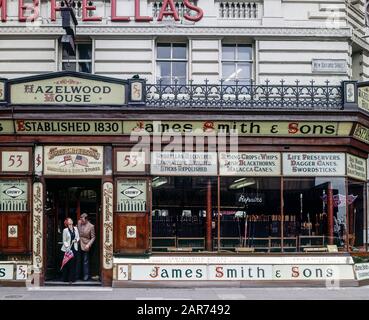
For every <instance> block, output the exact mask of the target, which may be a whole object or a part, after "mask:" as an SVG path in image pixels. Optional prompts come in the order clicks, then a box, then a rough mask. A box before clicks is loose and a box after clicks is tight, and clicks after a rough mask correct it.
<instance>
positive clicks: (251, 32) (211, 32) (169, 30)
mask: <svg viewBox="0 0 369 320" xmlns="http://www.w3.org/2000/svg"><path fill="white" fill-rule="evenodd" d="M0 34H1V36H14V35H24V36H27V35H30V34H32V36H36V35H49V36H52V35H62V34H64V31H63V29H62V28H61V27H59V26H41V27H37V28H34V27H30V28H27V27H26V26H9V27H5V26H4V27H0ZM77 34H78V35H93V36H99V35H103V36H106V35H111V36H118V35H127V36H130V35H132V36H135V37H137V36H158V35H159V36H160V35H183V36H229V35H232V36H252V37H319V38H332V37H333V38H350V37H351V30H350V28H339V29H334V28H332V29H328V28H291V27H276V28H271V27H224V26H221V27H220V26H219V27H216V26H215V27H202V26H198V27H194V26H170V25H164V26H147V27H143V26H137V27H131V26H127V27H125V26H111V25H101V26H79V27H78V28H77Z"/></svg>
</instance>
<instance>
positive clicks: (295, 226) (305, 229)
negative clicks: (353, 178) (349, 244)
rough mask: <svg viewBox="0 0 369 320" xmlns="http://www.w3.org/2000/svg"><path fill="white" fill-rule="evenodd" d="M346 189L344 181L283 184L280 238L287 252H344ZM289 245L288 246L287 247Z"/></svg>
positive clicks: (303, 180)
mask: <svg viewBox="0 0 369 320" xmlns="http://www.w3.org/2000/svg"><path fill="white" fill-rule="evenodd" d="M345 195H346V189H345V179H344V178H320V177H319V178H318V177H317V178H293V179H285V181H284V193H283V197H284V230H283V233H284V237H285V239H291V240H290V241H285V244H286V246H285V249H286V250H287V249H288V248H289V246H290V244H291V243H294V244H295V245H296V247H297V250H298V251H302V252H309V251H319V250H322V251H323V250H326V246H327V245H337V247H338V248H341V249H344V247H345V243H346V228H347V221H346V201H345V198H346V196H345ZM288 243H290V244H288Z"/></svg>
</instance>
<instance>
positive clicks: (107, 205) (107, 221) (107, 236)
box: [103, 182, 113, 269]
mask: <svg viewBox="0 0 369 320" xmlns="http://www.w3.org/2000/svg"><path fill="white" fill-rule="evenodd" d="M103 224H104V231H103V267H104V269H111V268H113V184H112V183H111V182H105V183H104V184H103Z"/></svg>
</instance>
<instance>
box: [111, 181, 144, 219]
mask: <svg viewBox="0 0 369 320" xmlns="http://www.w3.org/2000/svg"><path fill="white" fill-rule="evenodd" d="M146 210H147V185H146V180H134V179H124V180H118V183H117V211H119V212H146Z"/></svg>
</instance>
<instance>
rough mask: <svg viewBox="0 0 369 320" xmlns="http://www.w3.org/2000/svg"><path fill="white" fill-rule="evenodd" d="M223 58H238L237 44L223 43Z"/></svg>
mask: <svg viewBox="0 0 369 320" xmlns="http://www.w3.org/2000/svg"><path fill="white" fill-rule="evenodd" d="M222 60H236V46H235V45H234V44H224V45H223V47H222Z"/></svg>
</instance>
